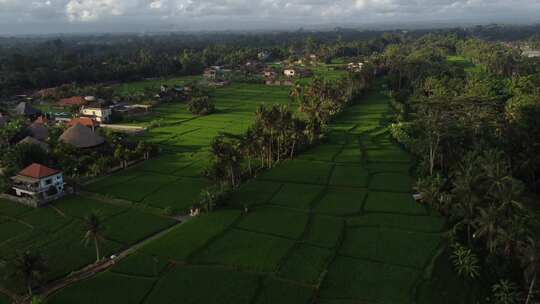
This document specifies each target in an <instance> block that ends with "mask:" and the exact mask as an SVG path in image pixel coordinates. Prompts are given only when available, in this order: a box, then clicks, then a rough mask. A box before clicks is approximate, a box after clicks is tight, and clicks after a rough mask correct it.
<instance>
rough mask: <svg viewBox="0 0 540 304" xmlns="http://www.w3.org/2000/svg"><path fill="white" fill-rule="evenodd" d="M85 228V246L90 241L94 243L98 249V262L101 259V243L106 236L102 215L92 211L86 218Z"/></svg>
mask: <svg viewBox="0 0 540 304" xmlns="http://www.w3.org/2000/svg"><path fill="white" fill-rule="evenodd" d="M84 229H85V234H84V237H83V241H84V243H85V246H88V245H89V244H90V243H92V242H93V243H94V247H95V249H96V262H99V260H100V259H101V255H100V243H102V242H103V241H104V240H105V238H104V237H103V234H102V233H103V230H104V227H103V222H102V219H101V217H100V215H99V214H98V213H96V212H91V213H90V214H88V215H87V216H86V217H85V218H84Z"/></svg>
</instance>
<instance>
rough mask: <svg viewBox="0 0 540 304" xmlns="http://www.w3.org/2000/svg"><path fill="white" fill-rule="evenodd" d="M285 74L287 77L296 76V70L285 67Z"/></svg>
mask: <svg viewBox="0 0 540 304" xmlns="http://www.w3.org/2000/svg"><path fill="white" fill-rule="evenodd" d="M283 74H284V75H285V76H287V77H291V78H292V77H294V76H296V70H295V69H285V70H283Z"/></svg>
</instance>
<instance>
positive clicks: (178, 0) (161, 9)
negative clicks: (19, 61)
mask: <svg viewBox="0 0 540 304" xmlns="http://www.w3.org/2000/svg"><path fill="white" fill-rule="evenodd" d="M411 23H453V24H456V25H459V24H460V23H469V24H470V23H473V24H475V23H476V24H484V23H510V24H513V23H519V24H522V23H540V0H0V35H17V34H43V33H80V32H142V31H173V30H174V31H199V30H209V31H216V30H271V29H279V30H283V29H290V30H295V29H297V28H299V27H305V28H310V27H313V28H323V27H325V26H328V27H335V26H344V27H347V26H348V27H354V26H366V25H372V26H373V25H385V24H411Z"/></svg>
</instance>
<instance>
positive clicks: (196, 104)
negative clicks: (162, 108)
mask: <svg viewBox="0 0 540 304" xmlns="http://www.w3.org/2000/svg"><path fill="white" fill-rule="evenodd" d="M188 109H189V111H190V112H191V113H192V114H194V115H200V116H202V115H208V114H211V113H212V112H214V110H215V106H214V103H213V102H211V101H210V98H208V96H201V97H194V98H192V99H191V100H190V101H189V103H188Z"/></svg>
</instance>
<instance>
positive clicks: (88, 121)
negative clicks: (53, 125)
mask: <svg viewBox="0 0 540 304" xmlns="http://www.w3.org/2000/svg"><path fill="white" fill-rule="evenodd" d="M76 124H81V125H83V126H86V127H90V128H95V127H97V126H99V123H98V122H97V121H95V120H94V119H92V118H90V117H79V118H73V119H72V120H70V121H69V122H68V125H69V126H70V127H72V126H74V125H76Z"/></svg>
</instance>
